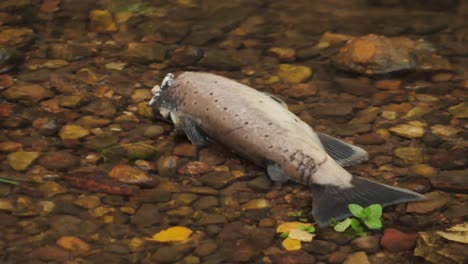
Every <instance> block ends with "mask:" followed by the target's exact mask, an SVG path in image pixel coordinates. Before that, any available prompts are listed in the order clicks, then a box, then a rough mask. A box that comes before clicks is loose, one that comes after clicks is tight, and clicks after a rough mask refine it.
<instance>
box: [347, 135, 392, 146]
mask: <svg viewBox="0 0 468 264" xmlns="http://www.w3.org/2000/svg"><path fill="white" fill-rule="evenodd" d="M354 143H356V144H359V145H382V144H384V143H385V139H384V138H383V137H381V136H380V135H379V134H377V133H369V134H363V135H357V136H356V137H354Z"/></svg>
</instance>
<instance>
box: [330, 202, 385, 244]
mask: <svg viewBox="0 0 468 264" xmlns="http://www.w3.org/2000/svg"><path fill="white" fill-rule="evenodd" d="M348 208H349V211H350V212H351V213H352V214H353V215H354V216H355V217H352V218H349V217H348V218H346V219H344V220H342V221H340V222H338V221H336V220H335V219H332V226H333V228H334V229H335V231H337V232H345V231H346V232H348V233H351V234H354V235H358V236H365V235H367V233H366V232H365V231H364V227H363V226H362V225H361V223H362V224H364V225H365V226H366V227H367V228H368V229H370V230H377V229H381V228H382V221H381V220H380V218H381V217H382V206H381V205H380V204H371V205H369V206H368V207H366V208H363V207H362V206H360V205H358V204H349V205H348Z"/></svg>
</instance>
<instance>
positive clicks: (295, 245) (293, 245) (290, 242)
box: [281, 237, 301, 251]
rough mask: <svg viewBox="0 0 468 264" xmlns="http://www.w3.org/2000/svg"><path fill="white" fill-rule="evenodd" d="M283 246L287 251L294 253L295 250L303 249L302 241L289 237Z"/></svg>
mask: <svg viewBox="0 0 468 264" xmlns="http://www.w3.org/2000/svg"><path fill="white" fill-rule="evenodd" d="M281 245H283V247H284V248H285V249H286V250H287V251H294V250H299V249H301V241H299V240H297V239H293V238H289V237H288V238H286V239H285V240H283V243H281Z"/></svg>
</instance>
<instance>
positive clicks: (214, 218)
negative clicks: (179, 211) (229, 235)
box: [196, 214, 228, 226]
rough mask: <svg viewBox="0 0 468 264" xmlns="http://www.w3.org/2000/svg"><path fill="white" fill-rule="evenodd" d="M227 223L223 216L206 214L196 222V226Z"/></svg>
mask: <svg viewBox="0 0 468 264" xmlns="http://www.w3.org/2000/svg"><path fill="white" fill-rule="evenodd" d="M227 222H228V221H227V219H226V217H225V216H223V215H219V214H206V215H204V216H203V217H202V218H201V219H200V220H198V221H197V223H196V225H199V226H206V225H214V224H225V223H227Z"/></svg>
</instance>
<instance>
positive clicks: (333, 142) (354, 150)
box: [317, 133, 369, 166]
mask: <svg viewBox="0 0 468 264" xmlns="http://www.w3.org/2000/svg"><path fill="white" fill-rule="evenodd" d="M317 135H318V138H319V139H320V142H321V143H322V146H323V148H324V149H325V151H326V152H327V154H328V155H330V157H332V158H333V159H334V160H335V161H336V162H337V163H338V165H340V166H351V165H355V164H358V163H360V162H363V161H366V160H367V159H368V158H369V156H368V154H367V152H366V151H365V150H364V149H362V148H360V147H358V146H354V145H351V144H349V143H346V142H344V141H342V140H340V139H337V138H335V137H332V136H329V135H326V134H321V133H317Z"/></svg>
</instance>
